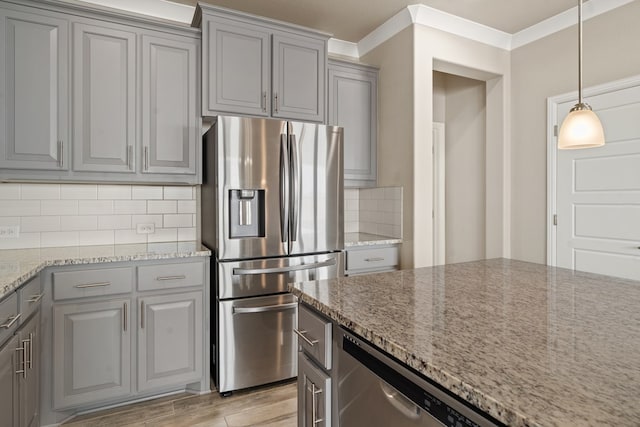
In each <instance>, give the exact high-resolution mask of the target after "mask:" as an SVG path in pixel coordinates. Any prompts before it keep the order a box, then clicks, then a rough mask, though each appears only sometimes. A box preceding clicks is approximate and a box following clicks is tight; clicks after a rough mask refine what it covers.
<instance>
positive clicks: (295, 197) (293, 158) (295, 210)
mask: <svg viewBox="0 0 640 427" xmlns="http://www.w3.org/2000/svg"><path fill="white" fill-rule="evenodd" d="M289 140H290V143H289V149H290V160H289V164H290V166H291V175H290V178H289V182H290V185H291V192H290V194H289V197H290V198H291V230H290V231H289V240H290V242H295V241H296V240H297V239H298V219H299V216H300V209H299V206H298V204H299V202H300V199H299V196H300V179H299V177H298V171H299V170H298V142H297V141H296V135H295V134H294V133H292V134H290V135H289Z"/></svg>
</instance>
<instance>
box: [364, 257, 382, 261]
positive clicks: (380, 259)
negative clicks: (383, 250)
mask: <svg viewBox="0 0 640 427" xmlns="http://www.w3.org/2000/svg"><path fill="white" fill-rule="evenodd" d="M364 260H365V261H367V262H378V261H384V258H365V259H364Z"/></svg>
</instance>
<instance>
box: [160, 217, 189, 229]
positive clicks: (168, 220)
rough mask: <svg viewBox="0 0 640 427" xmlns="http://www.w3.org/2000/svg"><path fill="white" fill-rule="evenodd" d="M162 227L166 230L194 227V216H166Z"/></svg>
mask: <svg viewBox="0 0 640 427" xmlns="http://www.w3.org/2000/svg"><path fill="white" fill-rule="evenodd" d="M162 226H163V227H164V228H173V227H193V216H192V215H191V214H178V215H174V214H171V215H164V221H163V223H162Z"/></svg>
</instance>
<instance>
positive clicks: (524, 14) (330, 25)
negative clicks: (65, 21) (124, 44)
mask: <svg viewBox="0 0 640 427" xmlns="http://www.w3.org/2000/svg"><path fill="white" fill-rule="evenodd" d="M173 1H174V2H176V3H183V4H188V5H191V6H194V5H195V4H196V2H197V0H173ZM205 3H209V4H214V5H218V6H223V7H227V8H231V9H236V10H241V11H244V12H248V13H253V14H256V15H261V16H267V17H269V18H273V19H278V20H281V21H286V22H292V23H295V24H299V25H303V26H306V27H311V28H315V29H318V30H321V31H325V32H327V33H331V34H333V36H334V37H335V38H338V39H342V40H347V41H352V42H358V41H360V40H361V39H362V38H363V37H364V36H366V35H367V34H369V33H370V32H371V31H373V30H374V29H376V28H377V27H378V26H380V25H381V24H382V23H383V22H385V21H386V20H387V19H389V18H391V17H392V16H393V15H395V14H396V13H398V12H399V11H400V10H402V9H403V8H405V7H406V6H408V5H411V4H417V3H422V4H424V5H426V6H429V7H432V8H435V9H439V10H441V11H444V12H447V13H450V14H453V15H457V16H459V17H462V18H465V19H468V20H471V21H474V22H477V23H479V24H484V25H487V26H489V27H492V28H495V29H498V30H501V31H504V32H507V33H510V34H514V33H517V32H518V31H520V30H523V29H525V28H528V27H530V26H532V25H534V24H537V23H538V22H540V21H543V20H545V19H547V18H550V17H552V16H555V15H557V14H559V13H561V12H564V11H566V10H568V9H571V8H572V7H575V6H576V5H577V4H578V3H577V0H422V1H418V0H205Z"/></svg>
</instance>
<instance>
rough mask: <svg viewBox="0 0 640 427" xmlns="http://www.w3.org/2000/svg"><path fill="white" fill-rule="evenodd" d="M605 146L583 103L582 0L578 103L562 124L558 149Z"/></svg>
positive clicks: (595, 119) (597, 124)
mask: <svg viewBox="0 0 640 427" xmlns="http://www.w3.org/2000/svg"><path fill="white" fill-rule="evenodd" d="M602 145H604V130H603V129H602V123H600V119H599V118H598V116H597V115H596V113H594V112H593V110H592V109H591V106H590V105H589V104H586V103H585V102H583V101H582V0H578V103H577V104H576V105H575V106H574V107H573V108H572V109H571V111H569V114H568V115H567V117H566V118H565V119H564V121H563V122H562V126H561V127H560V134H559V135H558V148H560V149H578V148H592V147H600V146H602Z"/></svg>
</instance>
